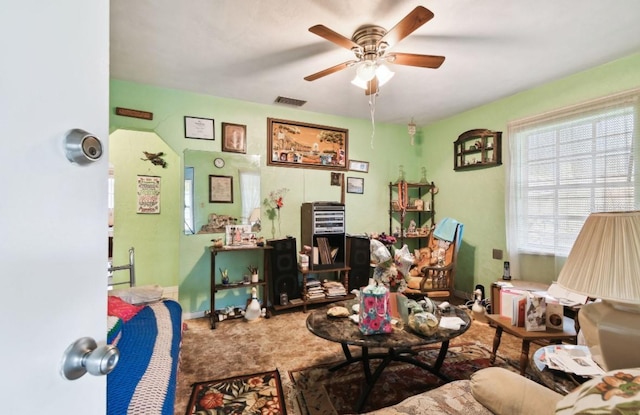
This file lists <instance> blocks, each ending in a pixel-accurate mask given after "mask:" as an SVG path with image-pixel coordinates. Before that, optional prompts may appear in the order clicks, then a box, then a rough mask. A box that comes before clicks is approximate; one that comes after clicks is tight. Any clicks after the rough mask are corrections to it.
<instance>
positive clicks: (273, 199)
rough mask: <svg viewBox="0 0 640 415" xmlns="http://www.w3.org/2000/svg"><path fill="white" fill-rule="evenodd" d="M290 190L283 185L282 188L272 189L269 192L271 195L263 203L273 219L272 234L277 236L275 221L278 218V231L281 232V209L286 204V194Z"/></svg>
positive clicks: (268, 214) (270, 218)
mask: <svg viewBox="0 0 640 415" xmlns="http://www.w3.org/2000/svg"><path fill="white" fill-rule="evenodd" d="M287 192H289V189H287V188H285V187H283V188H281V189H277V190H272V191H271V192H270V193H269V197H266V198H265V199H264V201H263V202H262V204H263V205H264V206H265V207H266V208H267V209H266V213H267V217H268V218H269V220H271V224H272V226H271V234H272V236H273V237H275V232H276V229H275V223H274V221H275V220H276V219H277V220H278V233H280V209H281V208H282V207H283V206H284V196H285V195H286V194H287Z"/></svg>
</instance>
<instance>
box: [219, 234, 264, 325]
mask: <svg viewBox="0 0 640 415" xmlns="http://www.w3.org/2000/svg"><path fill="white" fill-rule="evenodd" d="M270 249H272V247H271V246H269V245H265V246H246V247H245V246H242V247H234V248H225V247H222V248H214V247H211V248H210V250H211V273H210V278H211V308H210V310H209V321H210V323H211V328H212V329H215V328H216V323H217V322H218V315H217V314H216V293H218V292H219V291H224V290H233V289H241V288H249V289H251V287H257V288H259V287H262V304H263V307H267V304H268V301H269V294H268V292H269V290H268V287H269V285H268V284H269V264H270V263H269V253H268V252H267V251H268V250H270ZM250 250H253V251H255V250H260V251H262V256H263V266H262V276H261V277H260V280H259V281H258V282H249V283H244V282H234V283H229V284H216V270H217V269H218V268H216V257H217V256H218V255H220V254H227V255H228V254H233V253H234V252H236V253H237V252H247V251H250ZM235 317H236V318H239V317H241V315H236V316H235Z"/></svg>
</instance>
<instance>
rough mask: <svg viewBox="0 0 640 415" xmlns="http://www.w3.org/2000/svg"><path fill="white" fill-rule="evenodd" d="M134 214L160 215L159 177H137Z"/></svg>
mask: <svg viewBox="0 0 640 415" xmlns="http://www.w3.org/2000/svg"><path fill="white" fill-rule="evenodd" d="M137 196H138V206H137V209H136V213H160V177H158V176H138V182H137Z"/></svg>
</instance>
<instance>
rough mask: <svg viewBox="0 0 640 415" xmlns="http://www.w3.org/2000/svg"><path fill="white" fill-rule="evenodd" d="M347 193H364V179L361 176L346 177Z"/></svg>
mask: <svg viewBox="0 0 640 415" xmlns="http://www.w3.org/2000/svg"><path fill="white" fill-rule="evenodd" d="M347 193H357V194H359V195H361V194H363V193H364V179H363V178H362V177H347Z"/></svg>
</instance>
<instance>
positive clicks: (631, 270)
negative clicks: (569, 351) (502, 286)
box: [558, 211, 640, 370]
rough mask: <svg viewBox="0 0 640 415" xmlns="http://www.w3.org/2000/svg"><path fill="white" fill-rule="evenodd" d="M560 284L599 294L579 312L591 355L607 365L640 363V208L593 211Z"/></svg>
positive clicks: (634, 364)
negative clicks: (638, 209)
mask: <svg viewBox="0 0 640 415" xmlns="http://www.w3.org/2000/svg"><path fill="white" fill-rule="evenodd" d="M558 285H560V286H562V287H564V288H566V289H568V290H571V291H575V292H578V293H580V294H583V295H587V296H589V297H593V298H595V299H597V300H602V301H597V302H594V303H590V304H587V305H585V306H584V307H582V308H581V309H580V312H579V313H578V319H579V321H580V328H581V331H582V334H583V335H584V339H585V342H586V344H587V346H588V347H589V350H590V351H591V355H592V357H593V360H594V361H596V362H597V363H598V364H599V365H600V366H601V367H602V368H603V369H605V370H615V369H623V368H631V367H640V353H638V350H640V212H638V211H635V212H611V213H593V214H591V215H590V216H589V217H588V218H587V220H586V222H585V223H584V226H583V227H582V230H581V231H580V234H579V235H578V238H577V239H576V242H575V243H574V245H573V248H572V249H571V252H570V253H569V257H568V258H567V262H566V263H565V265H564V267H563V268H562V271H561V272H560V275H559V276H558Z"/></svg>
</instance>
